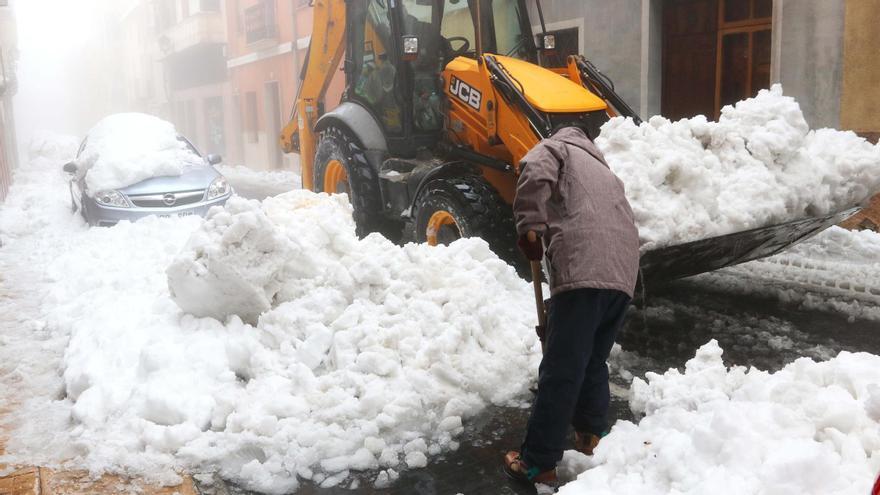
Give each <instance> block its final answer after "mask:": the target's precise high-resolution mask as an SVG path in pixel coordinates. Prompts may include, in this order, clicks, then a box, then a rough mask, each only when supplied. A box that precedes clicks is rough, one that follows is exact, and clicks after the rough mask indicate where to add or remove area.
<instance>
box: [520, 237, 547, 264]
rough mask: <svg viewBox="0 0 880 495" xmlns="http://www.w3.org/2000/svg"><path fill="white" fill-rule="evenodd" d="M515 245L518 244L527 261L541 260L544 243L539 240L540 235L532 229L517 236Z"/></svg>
mask: <svg viewBox="0 0 880 495" xmlns="http://www.w3.org/2000/svg"><path fill="white" fill-rule="evenodd" d="M516 245H517V246H519V250H520V251H522V253H523V254H524V255H525V256H526V259H528V260H529V261H541V258H543V257H544V243H543V241H542V240H541V236H539V235H537V234H535V232H533V231H529V233H528V234H526V235H521V236H519V240H518V241H516Z"/></svg>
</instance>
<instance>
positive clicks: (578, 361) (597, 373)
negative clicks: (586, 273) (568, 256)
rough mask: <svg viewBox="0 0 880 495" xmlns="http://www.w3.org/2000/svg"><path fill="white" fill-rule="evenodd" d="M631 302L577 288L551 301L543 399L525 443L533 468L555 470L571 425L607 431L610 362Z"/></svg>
mask: <svg viewBox="0 0 880 495" xmlns="http://www.w3.org/2000/svg"><path fill="white" fill-rule="evenodd" d="M629 302H630V298H629V296H627V295H626V294H624V293H623V292H620V291H616V290H608V289H575V290H570V291H566V292H561V293H559V294H557V295H555V296H553V297H552V298H551V301H550V306H549V308H548V315H547V327H548V328H547V330H548V333H549V335H548V337H547V349H546V351H545V354H544V359H543V360H542V361H541V367H540V368H539V372H538V396H537V397H536V398H535V405H534V408H533V409H532V415H531V417H530V418H529V424H528V431H527V432H526V438H525V440H524V441H523V444H522V456H523V459H524V460H525V461H526V463H527V464H528V465H529V466H530V467H537V468H539V469H541V470H542V471H543V470H546V469H552V468H554V467H555V466H556V463H557V462H559V460H560V459H562V452H563V450H564V449H565V445H566V437H567V436H568V425H569V424H571V425H572V426H573V427H574V429H575V430H576V431H580V432H585V433H592V434H594V435H602V434H603V433H604V432H605V431H606V430H607V429H608V405H609V403H610V402H611V394H610V392H609V389H608V366H607V365H606V364H605V361H606V360H607V359H608V354H609V353H610V352H611V347H612V346H613V345H614V336H615V334H616V333H617V329H618V328H620V326H621V325H622V324H623V318H624V315H625V314H626V308H627V306H628V305H629Z"/></svg>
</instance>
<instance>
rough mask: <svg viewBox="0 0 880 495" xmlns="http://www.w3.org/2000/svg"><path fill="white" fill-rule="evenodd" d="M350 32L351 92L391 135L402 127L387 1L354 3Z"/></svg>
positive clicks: (376, 0) (377, 0) (372, 0)
mask: <svg viewBox="0 0 880 495" xmlns="http://www.w3.org/2000/svg"><path fill="white" fill-rule="evenodd" d="M355 5H356V7H353V9H352V10H353V18H352V23H351V26H352V33H351V48H352V52H353V53H352V57H351V60H352V62H353V63H354V67H353V70H352V74H351V80H350V82H349V84H350V85H351V88H352V91H353V93H354V94H355V95H357V97H358V98H359V99H360V100H362V101H364V102H365V103H366V104H367V106H368V107H369V108H371V109H372V110H373V112H374V113H375V114H376V116H377V117H378V118H379V120H380V121H381V122H382V124H383V125H384V126H385V129H386V130H387V131H388V132H389V133H400V132H401V130H402V128H403V123H402V119H401V110H400V102H399V100H398V96H397V93H398V91H396V89H397V70H396V69H395V68H394V67H395V63H394V59H393V57H394V53H393V52H390V51H389V48H390V47H391V46H393V45H392V39H391V36H392V35H391V22H390V18H389V16H388V5H387V2H386V0H370V1H368V2H363V3H361V2H358V3H355Z"/></svg>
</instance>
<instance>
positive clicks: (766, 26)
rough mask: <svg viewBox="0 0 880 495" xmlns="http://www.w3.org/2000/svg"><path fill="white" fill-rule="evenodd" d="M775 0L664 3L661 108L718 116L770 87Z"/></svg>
mask: <svg viewBox="0 0 880 495" xmlns="http://www.w3.org/2000/svg"><path fill="white" fill-rule="evenodd" d="M772 17H773V0H668V1H666V2H664V5H663V75H662V81H663V82H662V84H663V89H662V96H661V113H662V114H663V115H664V116H665V117H667V118H670V119H673V120H676V119H681V118H685V117H693V116H694V115H700V114H702V115H705V116H707V117H708V118H710V119H717V118H718V117H719V116H720V114H721V108H722V107H723V106H724V105H728V104H732V103H736V102H737V101H739V100H742V99H744V98H748V97H751V96H754V95H756V94H757V93H758V91H759V90H760V89H764V88H768V87H769V86H770V52H771V25H772Z"/></svg>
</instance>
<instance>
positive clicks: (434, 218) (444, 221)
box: [425, 210, 461, 246]
mask: <svg viewBox="0 0 880 495" xmlns="http://www.w3.org/2000/svg"><path fill="white" fill-rule="evenodd" d="M446 226H452V227H455V228H456V229H458V224H457V223H456V222H455V217H453V216H452V213H449V212H448V211H446V210H438V211H435V212H434V213H433V214H432V215H431V218H429V219H428V231H427V232H426V236H425V238H426V240H427V242H428V245H429V246H436V245H437V233H438V232H440V229H442V228H443V227H446ZM459 235H461V231H459Z"/></svg>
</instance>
